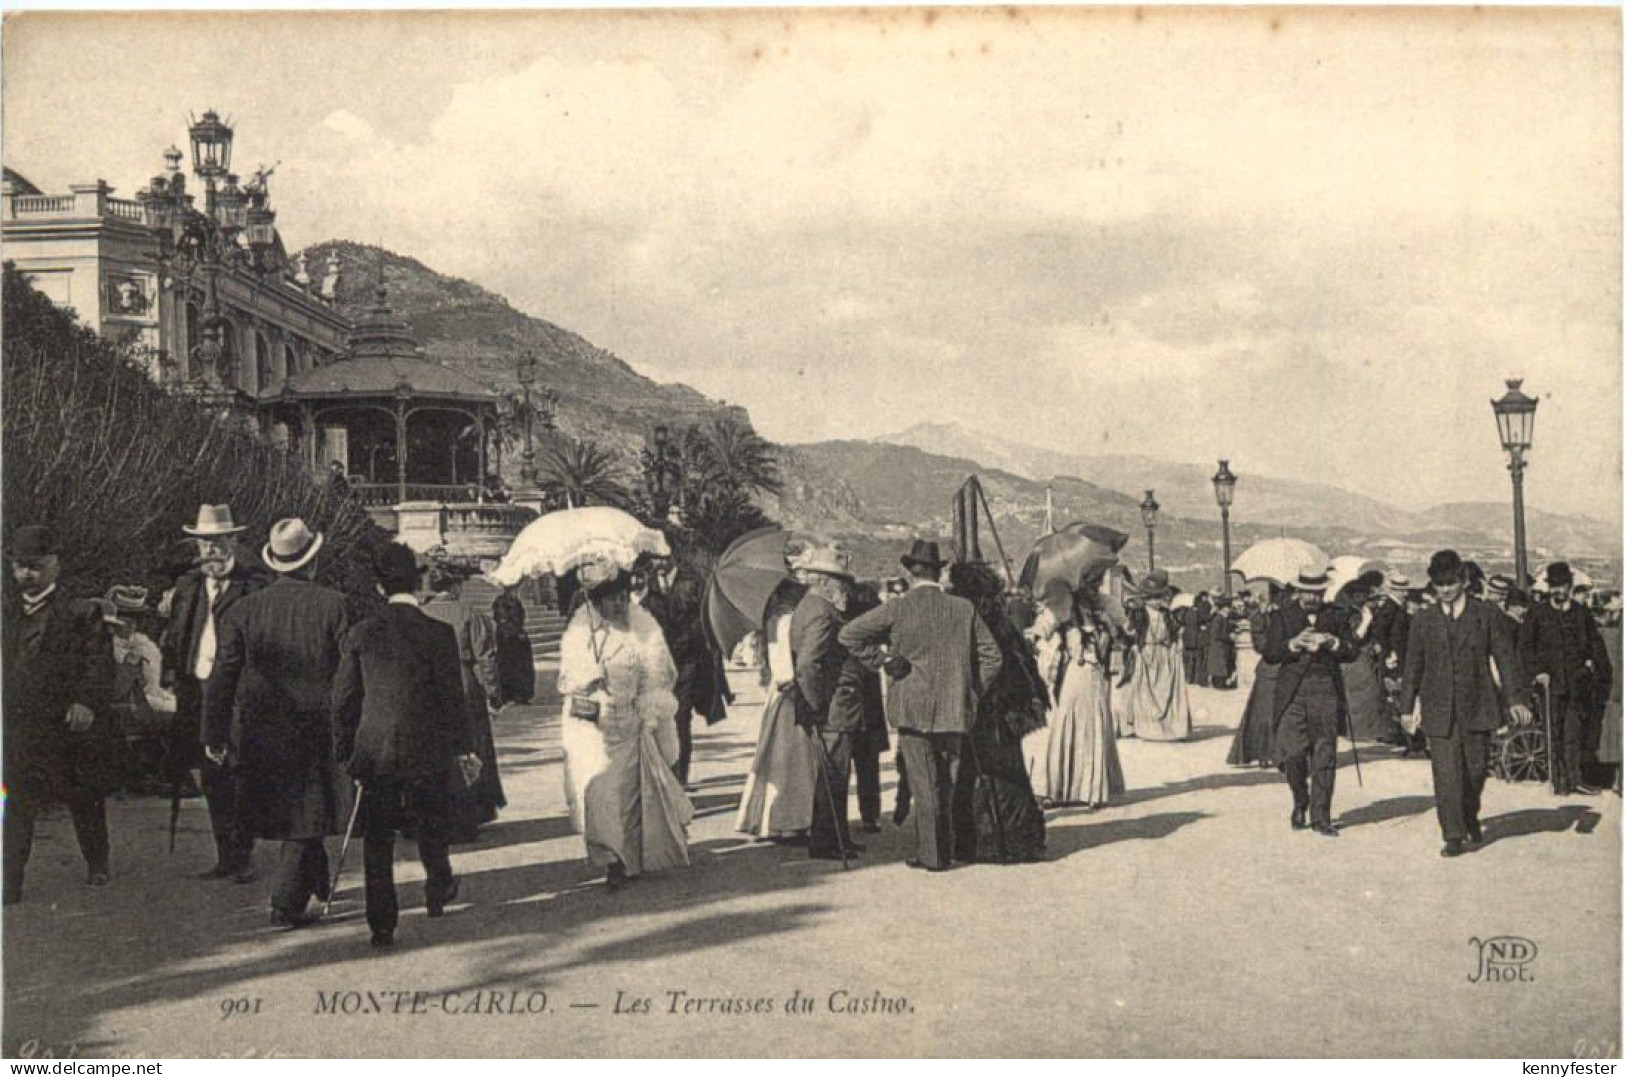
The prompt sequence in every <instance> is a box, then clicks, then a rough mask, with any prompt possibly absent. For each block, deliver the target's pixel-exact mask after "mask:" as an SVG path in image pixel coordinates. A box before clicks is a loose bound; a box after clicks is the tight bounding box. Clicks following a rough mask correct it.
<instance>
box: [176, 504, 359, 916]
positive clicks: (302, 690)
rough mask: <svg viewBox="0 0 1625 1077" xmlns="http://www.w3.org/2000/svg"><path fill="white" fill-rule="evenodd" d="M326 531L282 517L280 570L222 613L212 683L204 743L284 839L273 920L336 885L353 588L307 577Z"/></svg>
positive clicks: (259, 832)
mask: <svg viewBox="0 0 1625 1077" xmlns="http://www.w3.org/2000/svg"><path fill="white" fill-rule="evenodd" d="M321 548H322V535H321V534H320V533H313V532H311V530H310V529H309V528H308V527H306V526H305V522H304V521H303V520H297V519H295V520H279V521H278V522H277V523H275V524H273V525H272V527H271V536H270V541H269V542H268V543H266V545H265V547H264V548H263V549H262V550H261V552H260V557H261V559H262V560H263V561H264V562H265V564H266V566H267V567H269V568H270V569H271V570H272V571H273V572H275V573H277V574H278V576H277V578H276V579H275V580H273V581H272V582H271V583H270V584H269V585H267V586H266V587H265V588H263V589H262V590H259V591H256V592H254V593H253V594H251V595H248V596H247V597H245V598H243V599H241V600H240V601H238V602H237V604H236V605H234V606H232V608H231V609H230V610H228V611H226V614H225V616H223V617H221V618H220V647H219V651H218V653H217V654H216V656H215V662H214V671H213V672H212V673H211V674H210V676H209V679H208V681H206V682H205V683H204V685H203V743H204V745H205V749H204V750H205V751H206V752H207V753H208V754H209V758H210V759H212V760H214V762H215V763H216V764H221V765H230V766H232V767H233V768H234V770H235V777H236V780H237V796H238V818H239V819H240V821H241V823H242V825H243V827H244V828H245V830H246V831H247V833H248V835H249V836H251V837H257V838H269V839H272V840H277V841H281V842H282V856H281V863H280V864H279V865H278V867H277V879H276V883H275V886H274V887H273V889H272V892H271V922H272V923H273V924H275V925H277V926H280V927H300V926H303V925H304V924H307V923H310V922H311V921H312V920H313V919H314V917H312V916H308V915H306V911H305V909H306V906H307V905H308V904H309V902H310V898H311V897H312V895H315V896H318V897H319V896H322V895H325V894H326V892H327V887H328V879H327V850H326V848H325V847H324V846H323V844H322V839H323V838H325V837H327V836H328V835H330V834H338V833H341V832H342V828H343V826H344V819H345V816H346V813H347V811H348V808H349V797H350V788H349V785H350V783H349V781H348V780H347V779H345V778H344V777H343V775H342V774H341V773H340V771H339V769H338V767H337V765H335V764H334V762H333V728H332V717H331V708H330V702H331V696H332V691H333V675H334V673H335V672H336V671H337V670H338V664H339V644H340V643H341V641H342V640H343V638H344V633H345V630H346V629H347V628H348V627H349V624H348V620H349V619H348V616H347V614H346V610H345V602H344V596H342V595H340V594H339V593H338V592H337V591H333V590H330V589H328V588H326V587H320V586H317V585H316V584H314V583H312V582H310V576H311V574H312V571H313V562H314V561H315V558H316V555H317V553H318V552H320V550H321Z"/></svg>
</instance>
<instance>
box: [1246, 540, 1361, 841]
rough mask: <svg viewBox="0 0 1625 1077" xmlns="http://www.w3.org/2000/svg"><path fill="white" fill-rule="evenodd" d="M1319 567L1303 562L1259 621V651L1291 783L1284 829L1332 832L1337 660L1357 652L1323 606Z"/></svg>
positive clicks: (1339, 718)
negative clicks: (1269, 667)
mask: <svg viewBox="0 0 1625 1077" xmlns="http://www.w3.org/2000/svg"><path fill="white" fill-rule="evenodd" d="M1329 582H1330V581H1329V580H1328V579H1327V576H1326V570H1325V568H1324V567H1317V568H1304V569H1300V570H1299V572H1298V576H1297V579H1295V580H1293V581H1292V583H1291V584H1290V585H1289V587H1290V589H1291V593H1290V595H1289V596H1288V597H1287V598H1286V599H1284V600H1283V601H1282V602H1281V606H1280V608H1279V609H1277V610H1276V611H1275V612H1274V613H1272V614H1270V616H1269V620H1268V621H1267V622H1266V623H1265V626H1264V647H1263V651H1262V653H1263V656H1264V660H1265V661H1266V662H1274V663H1276V664H1277V665H1279V666H1280V667H1281V670H1280V673H1279V674H1278V675H1277V679H1276V682H1275V747H1276V751H1277V752H1279V753H1280V755H1281V757H1282V758H1281V770H1282V772H1283V773H1285V774H1286V780H1287V784H1288V785H1290V786H1291V787H1292V829H1294V830H1303V829H1304V828H1305V827H1313V829H1314V831H1315V833H1317V834H1320V835H1322V836H1324V837H1328V838H1335V837H1337V828H1336V827H1334V826H1332V789H1333V787H1334V786H1335V785H1336V782H1337V734H1338V732H1339V727H1340V726H1342V724H1343V723H1344V722H1346V721H1347V720H1348V703H1347V699H1346V697H1345V696H1344V693H1343V671H1342V669H1341V666H1342V664H1343V663H1344V662H1352V661H1354V659H1355V657H1356V656H1357V655H1358V654H1359V644H1358V643H1356V642H1355V640H1354V637H1353V636H1352V635H1351V634H1350V633H1349V626H1348V623H1347V619H1346V618H1342V617H1339V616H1337V615H1336V614H1335V612H1334V611H1332V610H1330V609H1328V608H1327V607H1326V606H1325V603H1324V598H1325V594H1326V588H1327V586H1328V584H1329Z"/></svg>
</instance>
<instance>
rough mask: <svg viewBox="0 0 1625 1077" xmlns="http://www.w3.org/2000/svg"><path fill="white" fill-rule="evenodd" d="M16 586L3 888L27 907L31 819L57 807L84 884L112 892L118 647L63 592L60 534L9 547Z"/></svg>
mask: <svg viewBox="0 0 1625 1077" xmlns="http://www.w3.org/2000/svg"><path fill="white" fill-rule="evenodd" d="M6 552H7V555H8V557H9V559H10V561H11V578H12V582H13V583H14V584H15V586H14V587H12V588H10V589H9V590H8V592H7V594H6V602H5V628H4V631H5V637H4V640H5V658H4V667H3V670H0V672H3V674H4V678H5V686H4V694H5V728H4V736H5V771H4V774H3V780H4V783H5V788H6V804H5V884H4V885H5V890H4V901H5V903H6V904H7V905H14V904H16V903H17V902H19V901H21V900H22V893H23V870H24V868H25V867H26V866H27V864H28V855H29V853H30V852H31V851H32V849H33V845H34V821H35V819H36V818H37V817H38V815H39V811H40V809H41V808H42V807H43V806H44V805H45V804H47V803H50V802H51V801H60V802H61V803H64V804H66V805H67V808H68V812H69V814H70V815H71V816H72V818H73V831H74V835H75V836H76V837H77V838H78V840H79V851H80V853H82V854H83V855H84V858H85V866H86V868H87V875H86V878H85V881H86V883H88V884H89V885H90V886H105V885H106V884H107V880H108V875H109V869H108V840H107V808H106V800H105V797H106V795H107V793H108V791H109V790H110V789H111V788H112V787H113V785H114V784H115V771H114V763H115V760H116V757H115V755H114V752H115V750H116V748H117V747H119V746H120V745H119V743H118V740H117V737H116V735H115V733H114V730H113V719H112V706H111V702H112V701H111V698H110V693H111V691H112V683H113V646H112V642H111V641H110V640H109V639H108V637H107V634H106V629H105V628H104V626H103V625H102V619H101V613H100V611H99V610H98V609H97V608H96V607H94V606H92V605H90V604H89V603H84V602H75V601H73V600H72V599H69V598H68V597H66V596H65V595H64V594H63V593H62V591H61V590H60V589H59V588H58V586H57V582H58V579H59V577H60V575H61V571H62V563H61V559H60V556H59V554H58V552H57V546H56V542H55V538H54V536H53V535H52V534H51V532H50V531H49V530H48V529H46V528H44V527H40V526H37V525H29V526H26V527H19V528H18V529H17V530H16V532H15V533H14V534H13V535H12V538H11V543H10V544H9V547H8V549H7V551H6Z"/></svg>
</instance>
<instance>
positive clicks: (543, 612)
mask: <svg viewBox="0 0 1625 1077" xmlns="http://www.w3.org/2000/svg"><path fill="white" fill-rule="evenodd" d="M496 596H497V589H496V587H494V586H493V585H492V584H490V583H488V582H487V581H485V580H482V579H477V578H476V579H472V580H469V581H468V582H467V583H465V584H463V602H464V604H466V605H468V606H470V607H473V608H477V609H481V610H484V611H486V612H490V609H491V600H492V599H494V598H496ZM519 598H520V602H521V603H522V604H523V605H524V607H525V634H526V635H527V636H529V637H530V651H531V656H532V658H534V659H535V662H536V664H537V665H538V666H540V665H542V664H543V663H552V662H557V661H558V658H559V641H560V640H561V639H563V638H564V626H565V619H564V616H563V615H562V614H560V613H559V612H558V611H557V610H555V609H552V608H550V607H544V606H541V605H538V604H537V603H536V601H535V597H534V596H533V595H532V594H531V593H530V587H529V586H528V585H527V586H525V587H521V588H520V589H519Z"/></svg>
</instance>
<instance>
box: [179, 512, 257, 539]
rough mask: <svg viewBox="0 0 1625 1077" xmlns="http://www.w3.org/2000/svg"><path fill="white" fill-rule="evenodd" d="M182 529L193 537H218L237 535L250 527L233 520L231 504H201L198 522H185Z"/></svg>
mask: <svg viewBox="0 0 1625 1077" xmlns="http://www.w3.org/2000/svg"><path fill="white" fill-rule="evenodd" d="M181 530H182V531H185V532H186V533H187V534H188V535H190V536H192V537H193V538H218V537H220V536H221V535H235V534H237V533H238V532H240V531H246V530H248V529H247V528H246V527H239V526H237V525H236V524H235V523H233V522H232V519H231V506H230V505H199V506H198V510H197V522H196V523H194V524H190V525H186V524H183V525H181Z"/></svg>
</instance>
